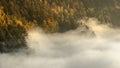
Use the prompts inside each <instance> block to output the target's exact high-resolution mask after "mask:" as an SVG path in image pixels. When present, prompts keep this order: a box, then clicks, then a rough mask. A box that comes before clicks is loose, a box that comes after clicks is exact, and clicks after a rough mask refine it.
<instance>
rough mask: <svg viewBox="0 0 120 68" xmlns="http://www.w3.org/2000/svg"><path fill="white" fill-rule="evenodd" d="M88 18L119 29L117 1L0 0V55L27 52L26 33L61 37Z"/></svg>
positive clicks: (119, 3) (119, 11)
mask: <svg viewBox="0 0 120 68" xmlns="http://www.w3.org/2000/svg"><path fill="white" fill-rule="evenodd" d="M89 17H95V18H97V19H98V20H99V21H101V22H103V23H110V24H113V25H114V26H120V23H119V22H120V19H119V18H120V0H0V52H11V51H14V50H18V49H19V48H27V46H26V44H25V36H27V31H28V30H30V29H32V28H34V27H36V26H37V27H41V28H42V29H43V30H44V31H45V32H46V33H55V32H61V33H62V32H66V31H68V30H74V29H76V28H77V27H78V26H79V23H78V22H77V21H78V20H80V19H84V18H89Z"/></svg>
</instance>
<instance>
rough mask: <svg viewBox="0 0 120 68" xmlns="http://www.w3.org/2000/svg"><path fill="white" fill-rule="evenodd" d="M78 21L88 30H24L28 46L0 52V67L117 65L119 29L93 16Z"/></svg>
mask: <svg viewBox="0 0 120 68" xmlns="http://www.w3.org/2000/svg"><path fill="white" fill-rule="evenodd" d="M79 22H82V23H86V25H88V27H90V29H89V31H87V32H85V30H86V28H85V27H83V28H78V29H76V30H71V31H68V32H65V33H54V34H45V33H44V32H43V31H42V30H41V29H40V28H35V29H33V30H31V31H28V36H27V37H26V42H27V46H28V47H29V49H27V50H21V51H20V52H17V53H9V54H0V68H120V58H119V57H120V54H119V53H120V35H119V29H113V28H112V27H111V26H110V24H100V22H99V21H98V20H96V19H94V18H90V19H88V20H80V21H79ZM82 32H85V33H84V34H82Z"/></svg>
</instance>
